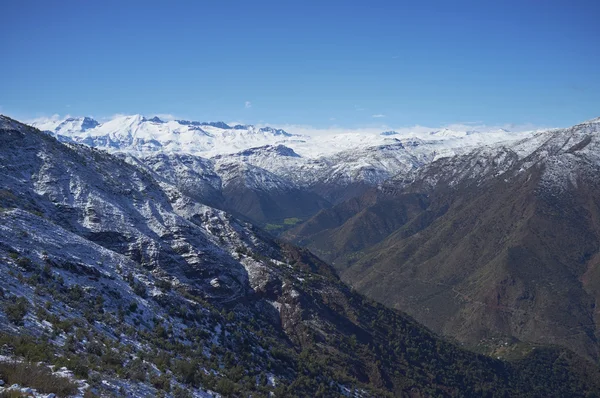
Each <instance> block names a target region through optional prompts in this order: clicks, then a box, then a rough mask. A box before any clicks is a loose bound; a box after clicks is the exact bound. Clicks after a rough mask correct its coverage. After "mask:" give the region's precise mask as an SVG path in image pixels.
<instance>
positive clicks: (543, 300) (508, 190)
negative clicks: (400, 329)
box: [288, 119, 600, 360]
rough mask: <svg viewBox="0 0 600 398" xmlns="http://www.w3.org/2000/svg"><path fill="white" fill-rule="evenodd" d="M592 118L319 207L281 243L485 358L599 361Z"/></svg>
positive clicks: (597, 145)
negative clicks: (566, 355) (510, 353)
mask: <svg viewBox="0 0 600 398" xmlns="http://www.w3.org/2000/svg"><path fill="white" fill-rule="evenodd" d="M599 154H600V121H599V120H598V119H595V120H592V121H589V122H586V123H582V124H580V125H577V126H574V127H572V128H568V129H560V130H554V131H551V132H548V133H543V134H537V135H534V136H532V137H530V138H527V139H525V140H522V141H519V142H517V143H514V144H512V145H498V146H492V147H483V148H478V149H476V150H474V151H472V152H470V153H468V154H465V155H461V156H454V157H449V158H445V159H439V160H437V161H435V162H433V163H431V164H430V165H427V166H426V167H423V168H421V169H419V170H417V171H415V172H414V173H412V174H409V175H405V176H398V177H397V178H395V179H392V180H390V181H389V182H387V183H385V184H383V185H382V186H380V187H379V188H378V189H373V190H372V191H370V192H369V193H367V194H365V195H363V196H362V197H361V198H358V199H355V200H352V201H348V202H346V203H343V204H340V205H338V206H336V207H334V208H332V209H329V210H324V211H322V212H321V213H319V214H318V215H316V216H315V217H313V218H312V219H311V220H309V221H307V222H306V223H304V224H303V225H300V226H298V227H296V228H295V229H294V230H292V231H289V233H288V237H289V238H290V239H294V240H295V241H297V242H299V243H303V244H305V245H307V246H308V247H309V248H311V250H313V251H314V252H315V253H317V254H318V255H320V256H322V257H323V258H324V259H327V260H329V261H331V262H333V263H334V264H335V266H336V268H337V269H338V271H339V272H340V273H341V275H342V278H343V279H344V280H346V281H347V282H349V283H350V284H352V285H353V286H354V287H355V288H357V289H358V290H359V291H361V292H363V293H365V294H367V295H368V296H370V297H372V298H375V299H377V300H378V301H381V302H383V303H385V304H387V305H389V306H393V307H395V308H399V309H402V310H405V311H407V312H408V313H409V314H411V315H413V316H414V317H415V318H416V319H417V320H419V321H421V322H423V323H425V324H426V325H427V326H429V327H431V328H432V329H434V330H436V331H438V332H440V333H442V334H445V335H447V336H452V337H454V338H456V339H458V340H459V341H462V342H464V343H467V344H469V345H471V346H477V345H479V346H480V347H481V348H482V349H486V350H490V351H493V350H495V349H496V348H498V347H497V345H496V344H495V343H494V341H498V339H505V340H506V339H508V340H510V339H514V340H513V341H522V342H536V343H549V344H558V345H562V346H565V347H569V348H571V349H573V350H575V351H577V352H578V353H580V354H581V355H584V356H586V357H587V358H590V359H593V360H597V359H598V354H599V351H598V340H597V339H598V335H599V334H598V331H599V327H598V325H599V324H598V321H599V314H600V313H599V311H598V309H597V303H598V299H599V298H600V296H598V292H599V290H598V289H599V286H600V279H598V275H599V272H598V270H599V269H600V268H599V267H600V264H599V263H598V258H599V257H598V248H599V247H600V234H599V232H598V231H600V229H599V227H600V224H599V223H598V217H597V215H598V210H599V208H600V201H599V199H598V198H600V191H599V188H600V179H599V178H598V175H600V174H599V171H600V155H599Z"/></svg>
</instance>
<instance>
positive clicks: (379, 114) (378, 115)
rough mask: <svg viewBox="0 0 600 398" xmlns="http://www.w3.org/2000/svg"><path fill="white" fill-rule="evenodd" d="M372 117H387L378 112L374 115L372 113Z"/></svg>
mask: <svg viewBox="0 0 600 398" xmlns="http://www.w3.org/2000/svg"><path fill="white" fill-rule="evenodd" d="M371 117H374V118H381V117H385V115H384V114H383V113H376V114H374V115H371Z"/></svg>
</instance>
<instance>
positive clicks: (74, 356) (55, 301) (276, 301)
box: [0, 116, 600, 397]
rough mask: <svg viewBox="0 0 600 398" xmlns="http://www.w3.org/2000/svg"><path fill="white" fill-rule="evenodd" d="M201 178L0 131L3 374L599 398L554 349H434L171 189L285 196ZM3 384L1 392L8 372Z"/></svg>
mask: <svg viewBox="0 0 600 398" xmlns="http://www.w3.org/2000/svg"><path fill="white" fill-rule="evenodd" d="M276 151H277V152H283V153H284V154H287V155H288V156H289V157H295V156H294V155H293V153H292V152H290V151H288V150H285V149H283V148H278V149H276ZM216 163H217V162H215V161H212V160H206V159H202V158H199V157H196V156H194V155H183V154H170V155H168V156H167V155H165V154H153V155H150V156H149V158H147V159H145V160H144V159H140V158H137V157H132V156H131V155H122V156H120V157H117V156H114V155H112V154H109V153H107V152H105V151H99V150H96V149H94V148H89V147H86V146H83V145H73V144H61V143H60V142H58V141H57V140H55V139H54V138H52V137H50V136H48V135H47V134H43V133H41V132H40V131H38V130H36V129H34V128H31V127H28V126H25V125H23V124H20V123H18V122H16V121H14V120H11V119H8V118H5V117H1V116H0V186H1V187H2V188H1V189H0V341H1V342H2V345H1V350H2V351H1V355H2V356H1V357H0V365H1V364H3V363H4V362H3V361H5V360H6V359H10V360H14V359H16V360H18V361H23V363H24V364H28V363H34V364H37V365H36V366H38V367H44V366H49V365H52V366H54V367H55V368H58V369H60V368H61V367H63V366H65V367H67V368H68V369H65V370H64V371H63V373H68V372H69V371H70V372H71V373H70V374H71V375H72V377H76V378H77V379H78V380H79V381H80V382H79V384H78V385H75V386H74V387H72V388H71V390H74V392H75V393H76V391H77V388H76V387H77V386H80V387H79V388H80V390H79V391H80V394H79V395H77V396H83V394H84V393H85V394H86V395H90V394H92V393H93V394H95V395H98V396H125V395H127V396H139V397H154V396H188V395H193V396H196V397H219V396H249V395H252V396H269V395H276V396H319V395H322V396H347V397H375V396H385V395H388V394H401V395H402V394H404V395H415V396H426V395H429V394H431V393H432V392H435V393H438V392H439V393H440V394H441V393H446V394H449V395H453V396H454V395H461V394H463V395H469V396H476V395H478V394H479V393H481V391H482V389H481V386H482V385H485V386H489V388H490V389H491V390H492V391H495V392H498V394H499V395H502V396H525V395H532V394H531V393H532V392H535V393H536V394H538V395H543V396H549V395H551V394H552V393H554V392H557V391H558V393H559V395H561V396H572V394H569V392H570V391H576V389H578V390H577V391H582V392H583V393H585V392H587V391H590V392H597V391H600V386H599V385H598V382H597V378H595V377H594V374H593V373H591V371H588V370H586V367H585V364H584V365H583V366H581V365H580V361H578V360H577V358H576V357H574V356H573V355H572V354H569V353H568V352H564V351H561V350H560V349H556V348H547V349H544V350H542V349H540V350H539V351H541V352H542V354H543V355H541V356H535V355H534V357H533V358H531V359H529V358H525V359H524V360H521V361H519V362H515V363H511V362H503V361H499V360H496V359H492V358H487V357H484V356H481V355H477V354H475V353H472V352H470V351H467V350H464V349H461V348H459V347H458V346H455V345H454V344H452V343H449V342H446V341H443V340H441V339H439V337H437V336H436V335H435V334H433V333H431V332H430V331H429V330H427V329H425V328H423V327H421V326H419V325H418V324H417V323H416V322H414V321H413V320H412V319H411V318H409V317H406V316H405V315H403V314H402V313H400V312H397V311H394V310H391V309H388V308H385V307H383V306H381V305H379V304H375V303H373V302H371V301H369V300H367V299H366V298H364V297H362V296H360V295H358V294H356V293H355V292H353V291H352V290H351V289H350V288H349V287H347V286H345V285H344V284H343V283H342V282H341V281H340V280H339V279H338V277H337V275H336V273H335V272H334V271H333V269H331V268H330V267H329V266H328V265H327V264H325V263H323V262H322V261H321V260H319V259H318V258H317V257H315V256H314V255H312V254H311V253H310V252H309V251H308V250H305V249H300V248H298V247H295V246H293V245H291V244H289V243H283V242H281V241H278V240H274V239H272V238H271V237H270V236H268V235H267V234H265V233H264V232H262V231H261V230H259V229H257V228H255V227H253V226H252V225H251V224H248V223H245V222H241V221H239V220H237V219H236V218H234V217H232V216H231V215H230V214H227V213H225V212H223V211H220V210H217V209H215V208H213V207H210V206H205V205H202V204H201V203H199V200H197V199H196V198H195V197H193V196H190V195H188V194H187V193H186V192H185V191H183V190H180V189H179V188H178V187H179V186H182V187H187V188H189V192H190V193H191V194H194V193H197V192H198V191H203V190H205V191H207V193H211V192H212V193H215V192H217V194H218V188H219V187H220V186H225V187H226V189H227V188H228V187H230V186H232V185H236V181H238V180H240V179H245V178H246V177H247V180H245V181H247V182H244V184H242V185H243V187H252V188H254V189H255V190H254V191H252V192H257V191H258V190H260V189H262V188H263V187H265V186H266V185H268V186H271V185H273V187H272V188H273V189H275V190H277V191H281V192H292V194H294V191H293V190H294V189H295V188H294V187H293V186H290V185H289V184H288V183H287V182H286V181H282V180H279V179H278V178H279V177H276V176H270V179H268V181H259V180H257V179H255V178H254V177H255V176H256V172H255V171H254V169H258V166H252V165H249V164H244V163H240V162H234V163H233V164H231V167H240V168H242V169H243V170H241V171H238V172H234V173H232V178H231V179H224V180H221V177H219V176H218V175H216V174H214V173H213V172H212V170H213V168H214V169H216V170H219V169H220V168H223V167H229V166H227V163H224V162H221V161H219V163H218V164H216ZM262 170H265V169H262ZM248 172H251V173H252V175H246V174H247V173H248ZM258 173H259V174H260V173H264V171H259V172H258ZM264 176H268V174H264ZM259 182H260V183H259ZM253 184H255V185H253ZM226 189H225V190H226ZM225 190H224V191H225ZM252 192H250V191H248V193H247V194H248V195H250V194H252ZM238 196H239V195H238ZM242 196H243V195H242ZM292 199H293V198H290V200H292ZM537 352H538V351H537V350H536V353H537ZM559 359H560V360H559ZM39 361H42V363H40V364H38V363H39ZM584 362H585V361H584ZM16 363H17V362H13V364H16ZM348 364H352V366H348ZM13 366H16V365H13ZM30 368H31V367H30ZM1 369H4V368H0V370H1ZM532 369H533V370H532ZM546 369H550V372H548V371H546ZM532 374H534V375H535V378H534V380H535V384H532V376H531V375H532ZM556 374H558V375H564V378H565V380H563V379H558V380H557V379H556ZM431 375H436V377H434V378H432V377H431ZM2 377H8V378H7V379H6V380H7V382H6V383H0V393H2V394H4V393H6V391H5V387H4V386H3V385H10V388H12V387H14V386H15V384H13V382H12V381H10V380H11V378H14V372H12V373H10V374H5V373H2ZM3 380H4V379H3ZM83 380H86V382H83ZM17 387H18V386H17ZM33 387H34V388H40V389H46V391H40V392H41V393H43V394H45V395H44V396H46V397H48V396H54V395H53V394H55V393H56V391H53V388H54V385H48V383H46V385H45V386H40V387H35V386H33ZM15 388H16V387H15ZM14 392H15V393H16V394H20V393H21V392H23V394H26V395H28V396H29V395H33V396H41V395H34V394H37V393H34V392H33V391H32V389H30V388H29V387H27V388H26V389H25V390H23V389H21V390H20V391H14ZM8 394H11V396H12V395H14V394H13V393H12V392H10V391H9V392H8ZM23 394H20V395H23ZM68 395H70V394H67V393H65V394H61V396H68ZM533 395H535V394H533Z"/></svg>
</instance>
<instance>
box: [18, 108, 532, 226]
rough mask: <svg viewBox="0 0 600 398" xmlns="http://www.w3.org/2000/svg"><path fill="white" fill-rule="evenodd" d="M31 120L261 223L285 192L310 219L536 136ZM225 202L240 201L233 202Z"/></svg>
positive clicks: (132, 119)
mask: <svg viewBox="0 0 600 398" xmlns="http://www.w3.org/2000/svg"><path fill="white" fill-rule="evenodd" d="M30 124H31V125H33V126H35V127H39V128H40V129H42V130H44V131H47V132H48V133H50V134H51V135H53V136H55V137H57V138H58V139H59V140H60V141H63V142H71V143H81V144H85V145H88V146H91V147H95V148H99V149H104V150H107V151H109V152H117V153H122V154H125V155H126V157H127V158H128V159H129V160H128V161H129V162H130V163H138V164H139V162H138V161H141V162H148V166H149V171H152V172H154V173H158V174H159V175H160V177H161V178H162V179H163V180H165V179H166V180H168V181H169V182H170V183H172V184H174V186H177V187H178V188H179V189H184V190H185V192H186V193H187V194H189V195H192V196H193V197H195V198H197V199H199V200H202V201H203V203H207V204H211V205H214V206H217V207H219V208H224V209H226V210H228V211H233V212H234V213H236V214H239V215H243V216H244V217H249V219H250V220H253V221H255V222H257V223H258V224H261V225H264V223H266V222H271V221H274V220H273V218H272V217H275V215H274V214H271V211H270V210H269V209H268V208H273V206H272V204H273V203H275V201H274V200H273V197H274V196H277V197H278V198H280V199H282V197H281V195H282V193H284V192H286V194H285V197H286V198H289V197H290V193H291V192H296V195H295V196H296V197H303V198H305V199H306V200H308V201H309V202H310V203H312V205H310V206H308V207H307V208H305V211H302V212H300V213H301V218H304V217H306V216H310V215H311V214H309V213H310V211H315V212H316V211H318V210H319V209H321V208H323V207H327V206H328V204H329V203H334V204H335V203H339V202H341V201H343V200H346V199H349V198H352V197H354V196H357V195H360V194H362V193H363V192H365V191H366V190H367V189H368V188H370V187H373V186H377V185H378V184H381V183H383V182H384V181H386V180H388V179H390V178H393V177H395V176H405V175H408V174H410V173H411V172H413V171H414V170H417V169H419V168H421V167H423V166H424V165H427V164H430V163H431V162H433V161H435V160H436V159H440V158H443V157H449V156H454V155H459V154H465V153H468V152H469V151H471V150H473V149H474V148H478V147H482V146H486V145H496V144H497V143H510V142H514V141H518V140H519V139H523V138H524V137H530V136H532V135H533V134H535V133H534V132H523V133H513V132H510V131H507V130H504V129H494V130H489V131H474V130H464V131H462V130H457V129H450V128H445V129H441V130H440V129H437V130H427V129H422V128H421V129H417V130H415V131H403V132H396V131H386V132H382V133H356V132H353V133H345V134H335V135H320V136H319V135H318V136H313V135H297V134H290V133H288V132H286V131H284V130H282V129H276V128H271V127H257V126H252V125H234V126H230V125H228V124H226V123H224V122H198V121H187V120H169V121H164V120H161V119H160V118H158V117H152V118H146V117H144V116H142V115H132V116H116V117H114V118H112V119H110V120H108V121H106V122H104V123H98V122H96V121H95V120H93V119H91V118H72V117H69V118H67V119H64V120H61V119H56V118H55V119H51V120H37V121H33V122H31V123H30ZM538 134H542V135H543V134H544V133H538ZM136 159H137V160H136ZM236 173H237V174H236ZM195 178H198V179H197V180H195ZM191 181H197V182H194V183H190V182H191ZM209 181H210V182H209ZM204 182H207V184H204ZM230 182H234V183H233V184H232V183H230ZM203 184H204V185H203ZM211 187H212V188H211ZM232 187H235V189H232ZM240 189H242V190H243V191H244V192H253V193H254V194H256V195H258V196H257V197H256V200H255V201H250V202H248V203H240V202H239V201H238V200H234V201H230V200H229V201H228V200H227V195H225V196H223V193H224V192H229V193H230V194H231V195H234V194H236V195H237V194H239V193H240V192H242V191H240ZM299 192H302V194H299ZM269 195H271V197H269ZM304 195H309V197H305V196H304ZM314 195H316V197H315V196H314ZM252 196H253V195H250V196H249V197H252ZM259 197H260V199H259ZM283 202H285V203H288V206H292V204H293V202H292V201H289V200H287V199H285V200H283ZM226 203H229V204H232V205H234V207H233V208H225V207H224V206H225V204H226ZM286 209H287V210H286ZM291 210H292V209H291V208H288V207H287V206H284V209H281V211H277V212H275V213H276V214H278V215H279V216H283V215H285V216H286V217H287V218H290V217H291V218H297V217H298V216H299V214H297V215H293V214H290V211H291ZM307 212H308V213H307ZM288 216H289V217H288ZM276 221H277V222H282V221H283V220H276Z"/></svg>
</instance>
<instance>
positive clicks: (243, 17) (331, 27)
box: [0, 0, 600, 128]
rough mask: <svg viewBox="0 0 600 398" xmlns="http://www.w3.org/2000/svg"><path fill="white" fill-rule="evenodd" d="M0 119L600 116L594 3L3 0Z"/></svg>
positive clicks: (598, 10) (435, 122) (355, 120)
mask: <svg viewBox="0 0 600 398" xmlns="http://www.w3.org/2000/svg"><path fill="white" fill-rule="evenodd" d="M0 15H1V16H2V18H1V19H2V22H1V23H0V45H1V47H0V48H1V55H0V57H1V58H0V113H4V114H8V115H11V116H13V117H17V118H21V119H27V118H32V117H38V116H44V115H46V116H48V115H52V114H55V113H58V114H61V115H64V114H67V113H68V114H71V115H92V116H94V117H96V118H102V117H108V116H110V115H113V114H116V113H127V114H132V113H142V114H145V115H148V116H152V115H154V114H173V115H175V116H177V117H181V118H189V119H195V120H225V121H238V122H244V123H273V124H286V123H287V124H303V125H311V126H318V127H321V128H323V127H326V126H330V125H338V126H342V127H348V128H356V127H360V126H372V125H375V124H379V125H383V124H385V125H388V126H392V127H394V126H409V125H415V124H421V125H430V126H440V125H444V124H448V123H465V122H478V123H485V124H488V125H500V124H505V123H515V124H524V123H532V124H534V125H537V126H557V127H559V126H567V125H571V124H574V123H577V122H579V121H583V120H586V119H590V118H593V117H596V116H600V1H597V0H596V1H577V0H571V1H560V2H559V1H551V0H544V1H541V0H539V1H533V0H520V1H508V0H490V1H487V0H477V1H460V0H458V1H450V0H444V1H399V0H397V1H360V2H359V1H325V0H323V1H314V2H313V1H273V2H264V1H208V0H207V1H189V2H186V1H160V2H158V1H157V2H153V1H139V2H136V1H129V0H127V1H66V0H62V1H57V2H52V1H47V0H44V1H28V0H19V1H8V0H7V1H1V2H0Z"/></svg>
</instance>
